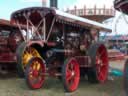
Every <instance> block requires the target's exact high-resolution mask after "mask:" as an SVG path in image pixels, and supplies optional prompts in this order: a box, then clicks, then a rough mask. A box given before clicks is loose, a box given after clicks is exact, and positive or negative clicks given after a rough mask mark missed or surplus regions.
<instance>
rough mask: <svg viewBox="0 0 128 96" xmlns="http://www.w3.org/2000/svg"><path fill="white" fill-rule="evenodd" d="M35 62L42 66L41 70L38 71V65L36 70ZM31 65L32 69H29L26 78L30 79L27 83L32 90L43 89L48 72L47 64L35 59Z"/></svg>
mask: <svg viewBox="0 0 128 96" xmlns="http://www.w3.org/2000/svg"><path fill="white" fill-rule="evenodd" d="M34 62H38V64H40V69H39V70H38V69H37V66H38V65H36V68H35V64H34ZM29 65H30V67H29V68H28V71H27V76H26V78H27V79H28V81H27V83H28V84H29V86H30V87H31V88H32V89H39V88H41V87H42V85H43V84H44V80H45V75H44V74H45V71H46V69H45V64H44V63H43V61H42V60H41V59H40V58H34V59H33V60H32V61H31V64H29ZM34 68H35V69H34ZM35 80H36V82H35Z"/></svg>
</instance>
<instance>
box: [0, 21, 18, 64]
mask: <svg viewBox="0 0 128 96" xmlns="http://www.w3.org/2000/svg"><path fill="white" fill-rule="evenodd" d="M0 29H1V30H6V31H9V32H13V29H14V30H18V27H17V26H16V25H15V24H12V23H11V22H9V21H7V20H2V19H0ZM1 30H0V34H1ZM18 31H19V30H18ZM11 39H14V38H11ZM9 40H10V39H9V36H7V37H5V36H3V35H0V63H4V64H8V63H16V56H15V55H16V54H15V53H16V52H12V51H11V49H10V48H9V46H8V43H11V44H13V43H14V42H13V41H9ZM15 47H16V46H15Z"/></svg>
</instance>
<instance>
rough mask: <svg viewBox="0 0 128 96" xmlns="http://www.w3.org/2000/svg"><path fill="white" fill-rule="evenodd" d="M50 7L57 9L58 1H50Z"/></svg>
mask: <svg viewBox="0 0 128 96" xmlns="http://www.w3.org/2000/svg"><path fill="white" fill-rule="evenodd" d="M50 7H55V8H58V0H50Z"/></svg>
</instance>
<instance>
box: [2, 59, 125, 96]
mask: <svg viewBox="0 0 128 96" xmlns="http://www.w3.org/2000/svg"><path fill="white" fill-rule="evenodd" d="M123 65H124V61H120V62H119V61H117V62H110V66H112V67H114V68H118V69H120V70H122V69H123ZM112 78H113V79H114V80H108V81H107V82H106V83H105V84H90V83H88V81H87V80H86V79H82V80H81V82H80V85H79V88H78V90H77V91H75V92H73V93H70V94H67V93H64V90H63V86H62V82H61V81H59V80H58V79H53V78H49V79H47V80H46V82H45V85H44V86H43V88H41V89H39V90H30V89H29V88H28V87H27V86H26V83H25V81H24V79H20V78H18V77H17V76H15V75H14V76H10V77H1V78H0V96H123V84H122V77H112Z"/></svg>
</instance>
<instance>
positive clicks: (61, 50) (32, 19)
mask: <svg viewBox="0 0 128 96" xmlns="http://www.w3.org/2000/svg"><path fill="white" fill-rule="evenodd" d="M11 22H13V23H14V24H17V25H18V27H19V29H20V31H21V34H22V36H23V37H24V42H22V43H21V44H20V45H19V46H18V48H17V51H16V55H17V63H18V64H17V65H18V70H19V72H18V73H19V75H20V76H25V78H26V82H27V84H28V86H29V87H30V88H31V89H38V88H41V87H42V85H43V84H44V80H45V76H46V74H49V75H50V76H54V77H59V78H60V79H61V80H62V82H63V85H64V88H65V90H66V91H67V92H72V91H75V90H76V89H77V87H78V85H79V80H80V76H85V75H87V76H88V81H89V82H92V83H104V82H105V81H106V79H107V75H108V55H107V50H106V48H105V46H104V44H102V43H100V42H98V36H99V31H106V32H111V29H109V28H107V27H106V26H104V25H102V24H100V23H97V22H94V21H91V20H88V19H84V18H81V17H77V16H74V15H71V14H68V13H64V12H61V11H58V10H56V9H52V8H44V7H43V8H42V7H32V8H25V9H21V10H18V11H16V12H14V13H13V14H12V15H11ZM21 25H22V26H25V25H26V29H25V30H23V29H22V28H21Z"/></svg>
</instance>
